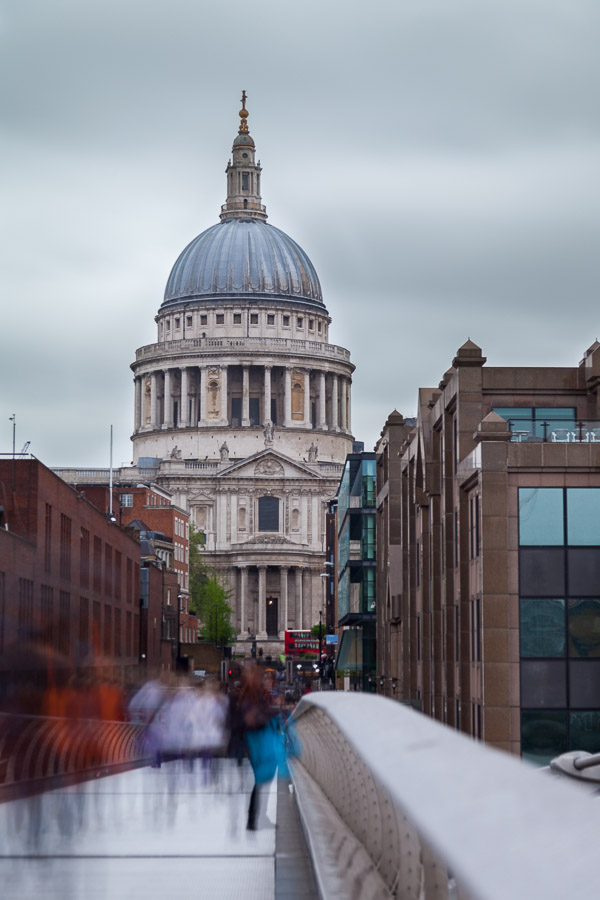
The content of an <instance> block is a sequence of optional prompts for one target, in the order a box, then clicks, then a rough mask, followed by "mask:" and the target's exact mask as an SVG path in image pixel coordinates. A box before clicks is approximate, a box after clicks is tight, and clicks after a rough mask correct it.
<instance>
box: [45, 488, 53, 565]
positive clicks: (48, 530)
mask: <svg viewBox="0 0 600 900" xmlns="http://www.w3.org/2000/svg"><path fill="white" fill-rule="evenodd" d="M51 571H52V507H51V506H50V504H49V503H46V521H45V532H44V572H51Z"/></svg>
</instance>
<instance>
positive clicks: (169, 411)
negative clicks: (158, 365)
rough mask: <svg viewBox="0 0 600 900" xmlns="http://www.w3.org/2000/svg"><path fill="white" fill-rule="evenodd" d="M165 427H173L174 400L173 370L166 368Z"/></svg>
mask: <svg viewBox="0 0 600 900" xmlns="http://www.w3.org/2000/svg"><path fill="white" fill-rule="evenodd" d="M164 407H165V409H164V416H163V428H172V427H173V400H172V398H171V370H170V369H165V399H164Z"/></svg>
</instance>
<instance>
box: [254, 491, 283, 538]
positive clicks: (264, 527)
mask: <svg viewBox="0 0 600 900" xmlns="http://www.w3.org/2000/svg"><path fill="white" fill-rule="evenodd" d="M258 530H259V531H279V498H278V497H259V499H258Z"/></svg>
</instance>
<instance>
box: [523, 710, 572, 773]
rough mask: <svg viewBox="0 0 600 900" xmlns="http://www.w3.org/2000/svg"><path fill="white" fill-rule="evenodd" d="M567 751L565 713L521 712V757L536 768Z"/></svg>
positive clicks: (545, 764) (545, 711)
mask: <svg viewBox="0 0 600 900" xmlns="http://www.w3.org/2000/svg"><path fill="white" fill-rule="evenodd" d="M566 751H567V713H566V712H549V711H547V710H544V711H539V710H529V709H525V710H523V711H522V712H521V755H522V756H523V759H527V760H529V762H532V763H534V764H535V765H537V766H547V765H548V763H549V762H550V760H551V759H554V757H556V756H560V754H561V753H566Z"/></svg>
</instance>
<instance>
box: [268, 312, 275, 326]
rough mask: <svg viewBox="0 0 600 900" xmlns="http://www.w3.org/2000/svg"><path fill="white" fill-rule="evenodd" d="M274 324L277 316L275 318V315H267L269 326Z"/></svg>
mask: <svg viewBox="0 0 600 900" xmlns="http://www.w3.org/2000/svg"><path fill="white" fill-rule="evenodd" d="M274 324H275V316H273V315H271V313H269V314H268V315H267V325H274Z"/></svg>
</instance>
